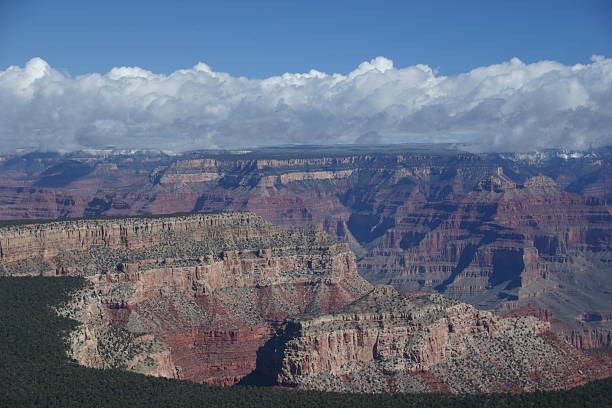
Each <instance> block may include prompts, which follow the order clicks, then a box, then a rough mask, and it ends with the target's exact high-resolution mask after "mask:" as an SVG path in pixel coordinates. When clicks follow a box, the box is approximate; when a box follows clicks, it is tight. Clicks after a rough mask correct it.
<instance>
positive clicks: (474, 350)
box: [262, 286, 611, 393]
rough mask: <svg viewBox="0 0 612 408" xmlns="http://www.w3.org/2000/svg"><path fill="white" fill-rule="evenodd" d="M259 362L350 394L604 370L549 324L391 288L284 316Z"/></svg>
mask: <svg viewBox="0 0 612 408" xmlns="http://www.w3.org/2000/svg"><path fill="white" fill-rule="evenodd" d="M268 359H269V360H270V361H273V363H271V364H269V365H267V366H265V367H263V369H264V370H267V373H268V375H270V376H274V377H275V378H276V379H277V381H278V382H279V383H281V384H283V385H287V386H298V387H300V388H306V389H318V390H326V391H352V392H355V391H357V392H428V391H429V392H431V391H434V392H436V391H444V392H457V393H465V392H468V393H478V392H485V393H487V392H500V391H510V392H522V391H532V390H549V389H560V388H569V387H573V386H576V385H578V384H581V383H584V382H586V381H588V380H589V379H590V378H598V377H605V376H609V375H610V369H611V366H610V361H607V363H605V362H604V363H602V362H601V361H595V360H593V359H592V358H590V357H587V356H585V355H584V354H582V353H581V352H579V351H578V350H577V349H575V348H573V347H572V346H571V345H570V344H569V343H567V342H566V341H564V340H561V339H559V338H558V337H557V336H555V335H554V334H553V333H552V332H550V323H548V322H545V321H542V320H538V319H536V318H534V317H518V318H502V317H500V316H498V315H497V314H496V313H494V312H490V311H482V310H477V309H475V308H474V307H473V306H471V305H468V304H465V303H460V302H458V301H455V300H451V299H448V298H445V297H443V296H441V295H437V294H433V295H427V296H422V297H418V298H415V297H408V296H405V295H402V294H401V293H399V292H398V291H396V290H395V289H393V288H392V287H391V286H379V287H376V288H375V289H374V290H373V291H371V292H370V293H368V294H367V295H365V296H363V297H362V298H360V299H358V300H357V301H355V302H353V303H351V304H349V305H347V306H345V307H344V308H342V309H341V310H339V311H337V312H334V313H327V314H318V315H302V316H297V317H293V318H289V319H287V321H286V322H285V324H284V326H283V327H282V329H281V330H280V331H279V332H278V334H277V336H276V337H275V338H274V339H273V340H272V341H271V342H270V345H269V347H268ZM262 360H263V359H262Z"/></svg>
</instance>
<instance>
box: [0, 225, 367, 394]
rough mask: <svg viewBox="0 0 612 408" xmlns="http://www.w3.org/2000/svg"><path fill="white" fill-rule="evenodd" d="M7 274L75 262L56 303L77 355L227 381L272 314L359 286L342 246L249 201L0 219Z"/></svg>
mask: <svg viewBox="0 0 612 408" xmlns="http://www.w3.org/2000/svg"><path fill="white" fill-rule="evenodd" d="M0 242H1V243H2V261H1V266H2V270H3V271H4V273H8V274H12V275H23V274H43V275H61V274H69V275H73V274H78V275H84V276H87V279H88V280H89V281H90V283H91V285H90V287H88V288H87V289H85V290H84V291H82V293H79V294H77V295H75V300H74V301H73V302H72V303H71V304H70V305H67V306H66V307H65V308H63V310H62V313H64V314H66V315H69V316H72V317H73V318H75V319H76V320H78V321H80V322H81V326H80V327H79V329H78V330H77V331H76V332H75V333H72V334H71V336H70V338H69V344H70V353H71V355H72V356H73V357H74V358H75V359H76V360H77V361H79V362H81V363H82V364H85V365H89V366H93V367H99V368H111V367H114V368H124V369H130V370H134V371H138V372H141V373H145V374H150V375H159V376H165V377H173V378H183V379H189V380H193V381H198V382H208V383H213V384H220V385H230V384H234V383H236V382H238V381H240V380H241V379H242V378H244V377H245V376H247V375H248V374H249V373H251V372H252V371H253V370H254V369H255V365H256V352H257V350H258V349H259V348H260V347H261V346H262V345H263V344H264V343H265V342H266V341H267V340H268V339H270V338H271V337H272V335H273V334H274V332H275V331H276V329H277V328H278V326H279V325H280V324H281V323H282V321H283V319H284V318H286V317H287V316H290V315H294V314H299V313H303V312H312V313H314V312H328V311H332V310H336V309H338V308H340V307H343V306H344V305H346V304H347V303H349V302H351V301H353V300H354V299H356V298H357V297H359V296H361V295H362V294H364V293H366V292H367V291H368V290H369V289H370V287H371V286H370V285H369V284H368V283H367V282H366V281H365V280H364V279H363V278H361V277H359V275H358V274H357V267H356V264H355V258H354V255H353V254H352V253H351V252H350V250H349V249H348V246H347V245H346V244H345V243H340V242H337V241H336V240H334V239H332V238H331V237H329V236H328V235H326V234H324V233H322V232H320V231H317V230H316V229H313V228H302V229H296V230H291V231H286V230H282V229H279V228H277V227H274V226H272V225H271V224H269V223H267V222H266V221H264V220H263V219H261V218H260V217H258V216H256V215H254V214H250V213H227V214H195V215H191V216H173V217H162V218H120V219H105V220H78V221H58V222H52V223H43V224H32V225H22V226H12V227H5V228H2V229H0Z"/></svg>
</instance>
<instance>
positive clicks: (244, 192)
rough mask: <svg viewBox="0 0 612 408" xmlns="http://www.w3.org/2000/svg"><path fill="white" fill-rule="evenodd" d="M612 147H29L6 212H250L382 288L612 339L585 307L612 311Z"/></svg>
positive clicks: (0, 187) (3, 206)
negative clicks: (528, 311) (319, 243)
mask: <svg viewBox="0 0 612 408" xmlns="http://www.w3.org/2000/svg"><path fill="white" fill-rule="evenodd" d="M611 152H612V150H610V149H609V148H601V149H598V150H596V151H590V152H567V151H545V152H535V153H515V154H487V155H475V154H470V153H466V152H461V151H457V150H453V149H451V148H449V147H448V146H419V145H399V146H342V147H329V146H328V147H313V146H311V147H307V148H293V147H287V148H268V149H258V150H255V151H240V152H229V151H201V152H191V153H186V154H184V155H181V156H176V157H166V156H163V155H159V154H158V155H132V156H108V157H102V156H92V155H83V154H77V153H74V154H71V155H67V156H61V155H52V154H38V155H36V154H30V155H23V156H16V157H12V158H9V159H8V160H5V161H4V162H3V164H2V165H1V166H0V217H1V218H34V217H51V218H53V217H80V216H99V215H108V216H115V215H129V214H151V213H154V214H159V213H171V212H176V211H228V210H240V211H246V210H248V211H252V212H255V213H257V214H258V215H260V216H262V217H263V218H265V219H266V220H268V221H271V222H273V223H274V224H276V225H280V226H283V227H294V226H305V225H315V226H318V227H320V228H323V229H324V230H325V231H327V232H328V233H330V234H332V235H336V236H337V237H339V238H340V239H341V240H342V241H344V242H346V243H347V244H349V245H350V247H351V249H352V250H353V251H354V252H355V253H356V254H357V256H358V270H359V272H360V274H361V275H362V276H364V277H366V278H367V279H368V280H370V281H371V282H373V283H377V284H392V285H394V286H395V287H396V288H398V289H400V290H402V291H412V292H420V291H425V292H427V291H429V292H431V291H437V292H441V293H443V294H445V295H447V296H451V297H454V298H456V299H459V300H462V301H465V302H468V303H471V304H474V305H476V306H477V307H479V308H488V309H496V310H498V311H500V312H502V313H507V312H509V311H511V310H515V309H520V308H522V307H524V306H526V305H527V304H532V305H536V306H538V307H540V308H543V309H547V310H549V311H551V312H552V313H554V314H555V316H556V317H557V319H559V320H560V321H562V322H563V323H565V324H566V326H565V327H564V328H563V330H562V331H559V333H563V335H564V336H567V338H568V339H571V340H572V341H573V342H574V344H576V345H579V346H581V347H607V346H610V345H611V343H610V340H609V339H610V338H612V326H611V324H612V323H610V321H609V320H606V319H599V318H591V317H588V316H599V315H601V316H606V315H607V314H609V313H610V311H612V303H611V301H610V299H611V296H610V294H611V293H612V281H611V279H612V275H611V274H610V273H609V271H610V265H611V264H612V258H611V256H612V255H611V254H612V249H611V241H612V235H611V234H612V233H611V229H610V225H612V215H611V210H610V206H609V205H608V203H607V202H606V199H609V196H610V186H609V180H610V178H609V176H607V175H608V174H609V171H606V170H608V169H609V168H610V166H611V165H612V154H611ZM542 174H546V175H547V176H542ZM548 177H550V178H548ZM34 267H36V266H35V265H34ZM560 328H561V326H560V325H555V326H554V329H555V330H558V329H559V330H560Z"/></svg>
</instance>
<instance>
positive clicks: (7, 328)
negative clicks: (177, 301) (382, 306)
mask: <svg viewBox="0 0 612 408" xmlns="http://www.w3.org/2000/svg"><path fill="white" fill-rule="evenodd" d="M84 282H85V281H84V280H83V279H81V278H67V277H66V278H42V277H29V278H9V277H0V406H2V407H67V406H71V407H72V406H74V407H128V408H134V407H350V408H355V407H368V408H373V407H413V406H414V407H417V406H418V407H479V408H482V407H609V406H612V380H610V379H608V380H603V381H595V382H592V383H590V384H587V385H585V386H583V387H578V388H576V389H573V390H570V391H558V392H537V393H530V394H522V395H507V394H497V395H477V396H473V395H466V396H456V395H448V394H395V395H391V394H386V395H370V394H339V393H323V392H314V391H294V390H280V389H272V388H255V387H225V388H223V387H213V386H208V385H203V384H195V383H191V382H187V381H178V380H168V379H161V378H153V377H147V376H143V375H139V374H134V373H129V372H122V371H116V370H96V369H91V368H85V367H81V366H78V365H76V364H75V363H74V362H72V361H70V359H69V358H68V357H67V356H66V354H65V345H64V343H63V341H62V340H61V336H63V335H65V334H66V333H67V332H68V331H69V330H71V329H72V328H73V327H74V324H75V322H73V321H71V320H69V319H65V318H62V317H59V316H57V315H56V314H55V313H54V312H53V310H52V309H51V306H52V305H58V304H61V303H62V302H64V301H66V300H67V299H68V296H69V293H70V292H71V291H73V290H76V289H78V288H79V287H81V286H82V285H84Z"/></svg>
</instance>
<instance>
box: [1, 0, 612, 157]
mask: <svg viewBox="0 0 612 408" xmlns="http://www.w3.org/2000/svg"><path fill="white" fill-rule="evenodd" d="M610 57H612V0H571V1H570V0H554V1H547V0H530V1H523V0H513V1H510V0H506V1H494V0H488V1H470V0H456V1H437V2H432V1H423V0H421V1H407V0H405V1H367V2H366V1H356V0H353V1H331V0H330V1H326V2H322V1H314V0H310V1H300V2H298V1H283V2H280V1H278V2H276V1H264V0H260V1H254V0H251V1H243V2H238V1H219V2H205V1H172V2H170V1H164V2H156V1H150V0H149V1H135V0H130V1H128V0H123V1H113V0H104V1H86V0H79V1H66V0H55V1H52V0H47V1H34V0H30V1H29V0H0V142H1V143H0V151H10V150H12V149H16V148H26V149H38V150H57V149H64V150H72V149H81V148H100V147H107V146H115V147H120V148H141V147H148V148H162V149H169V150H174V151H184V150H192V149H201V148H226V147H252V146H262V145H278V144H287V143H294V144H325V143H405V142H430V143H431V142H451V143H452V142H459V143H468V144H470V146H471V147H470V148H472V149H474V150H497V151H507V150H515V151H516V150H520V151H525V150H538V149H543V148H554V147H563V148H571V149H585V148H588V147H589V146H595V147H596V146H601V145H612V58H610Z"/></svg>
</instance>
